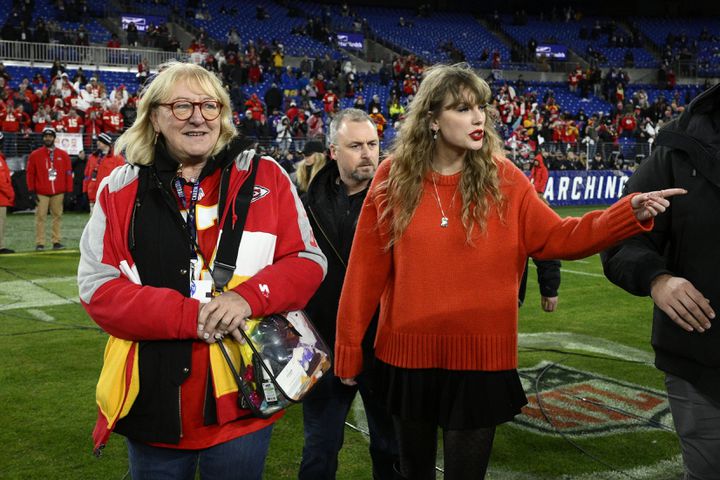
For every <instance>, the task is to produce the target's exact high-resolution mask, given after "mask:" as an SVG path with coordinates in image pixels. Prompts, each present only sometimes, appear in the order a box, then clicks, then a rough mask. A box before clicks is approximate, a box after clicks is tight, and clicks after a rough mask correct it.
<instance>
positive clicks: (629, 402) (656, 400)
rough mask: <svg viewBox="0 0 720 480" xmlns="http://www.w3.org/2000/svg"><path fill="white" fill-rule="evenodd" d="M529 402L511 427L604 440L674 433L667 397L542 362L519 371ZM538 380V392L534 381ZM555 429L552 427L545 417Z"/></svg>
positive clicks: (599, 376) (588, 373)
mask: <svg viewBox="0 0 720 480" xmlns="http://www.w3.org/2000/svg"><path fill="white" fill-rule="evenodd" d="M519 373H520V377H521V379H522V383H523V388H524V389H525V392H526V394H527V397H528V405H526V406H525V407H524V408H523V410H522V414H521V415H518V416H517V417H515V421H514V422H513V423H512V425H514V426H516V427H519V428H522V429H527V430H531V431H533V432H535V433H540V434H553V435H554V434H557V431H558V430H559V431H561V432H562V433H563V434H565V435H571V436H580V435H582V436H584V437H587V436H588V435H590V436H604V435H609V434H616V433H625V432H631V431H640V430H650V429H652V430H656V429H662V430H667V431H672V418H671V416H670V407H669V405H668V402H667V398H666V395H665V392H663V391H660V390H654V389H651V388H647V387H644V386H641V385H636V384H633V383H630V382H625V381H621V380H616V379H613V378H609V377H604V376H601V375H597V374H595V373H591V372H586V371H582V370H576V369H574V368H570V367H567V366H564V365H559V364H552V365H550V364H549V363H548V362H541V363H540V364H538V365H536V366H534V367H532V368H527V369H521V370H520V371H519ZM538 376H540V381H539V384H538V386H539V389H540V392H539V393H540V401H542V409H541V408H540V401H539V400H538V392H536V390H535V388H536V379H537V378H538ZM543 409H544V411H545V414H547V416H548V417H549V418H550V421H551V422H552V424H550V423H548V421H547V419H546V418H545V414H544V413H543V411H542V410H543Z"/></svg>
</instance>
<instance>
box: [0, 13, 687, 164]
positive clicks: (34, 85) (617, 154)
mask: <svg viewBox="0 0 720 480" xmlns="http://www.w3.org/2000/svg"><path fill="white" fill-rule="evenodd" d="M20 3H21V4H24V3H25V2H20ZM65 5H66V6H67V5H68V3H67V2H66V3H65ZM79 5H80V4H79ZM222 8H223V9H224V14H227V15H232V14H233V13H237V12H233V11H232V8H233V7H225V6H223V7H222ZM343 8H345V9H346V11H347V15H352V10H351V9H349V8H348V7H347V5H345V6H344V7H343ZM206 10H208V9H207V5H205V4H204V3H203V4H199V5H197V6H196V7H193V8H192V12H195V14H200V15H202V16H204V17H205V16H206V15H207V16H209V15H211V13H207V14H206V13H205V11H206ZM325 12H326V9H323V14H322V15H324V14H325ZM221 13H223V12H221ZM256 14H257V16H258V19H261V18H260V17H263V18H265V15H266V14H267V13H266V12H265V11H264V10H262V9H260V8H259V9H258V11H257V12H256ZM322 15H321V16H318V17H309V18H308V19H307V22H306V23H305V24H303V26H301V27H300V28H299V29H298V31H297V32H295V33H296V34H298V35H305V36H312V37H317V39H328V38H330V36H331V35H329V33H330V32H329V30H328V22H326V21H324V17H323V16H322ZM423 15H429V8H428V7H427V6H426V5H424V6H423ZM555 15H556V16H557V17H558V18H564V19H565V21H568V22H570V21H574V20H576V19H577V16H578V15H579V13H578V12H575V11H573V10H572V9H569V10H568V9H566V10H564V11H563V12H562V14H560V13H558V12H555ZM496 20H497V21H500V20H499V18H496ZM31 21H32V16H31V15H29V14H28V12H27V11H23V10H22V9H21V8H18V9H15V10H13V12H12V13H11V14H10V15H9V16H8V20H7V21H6V22H5V26H4V27H3V38H5V37H4V34H5V33H6V30H7V31H10V30H12V31H13V35H16V34H17V31H18V30H17V29H18V26H22V25H27V24H29V22H31ZM513 22H515V23H517V24H522V23H523V22H526V18H525V13H524V12H517V14H516V15H515V16H514V18H513ZM47 23H49V22H45V21H44V20H43V19H37V20H36V21H35V24H34V28H33V29H32V34H33V35H35V36H34V37H32V39H33V40H37V35H38V31H39V32H40V33H41V34H42V31H43V29H44V28H46V26H47ZM613 24H614V22H608V23H602V22H599V21H598V22H595V24H594V26H593V27H592V28H591V29H589V30H587V31H585V32H584V33H582V32H581V33H582V34H583V35H585V36H587V37H588V38H591V39H592V38H607V42H608V44H610V45H620V46H622V45H634V44H635V43H637V41H638V38H639V34H637V33H636V32H635V31H631V32H629V33H627V31H625V30H623V33H619V32H618V29H617V28H613ZM78 34H79V32H78ZM16 36H17V35H16ZM21 38H22V37H21ZM44 39H45V37H43V40H44ZM671 40H673V42H675V43H677V42H680V43H683V41H684V40H683V38H682V36H681V37H680V38H679V39H671ZM125 41H126V42H127V44H130V45H137V44H140V43H141V44H144V45H151V46H154V47H157V48H162V49H166V50H167V49H170V50H178V49H182V50H183V51H185V52H187V53H188V54H190V58H191V59H192V61H194V62H196V63H198V64H201V65H202V66H204V67H205V68H206V69H208V70H210V71H213V72H215V73H216V74H217V75H218V76H219V77H220V78H221V80H222V81H223V83H224V84H225V85H226V88H227V89H228V90H229V92H230V95H231V99H232V103H233V107H234V115H235V123H236V125H237V127H238V129H239V130H240V131H241V132H242V133H243V134H245V135H247V136H251V137H256V138H258V139H259V140H260V141H261V145H262V146H263V147H267V148H268V149H269V150H270V153H271V154H273V155H274V156H276V157H277V158H278V159H280V160H283V161H285V162H287V163H288V164H290V163H294V162H295V161H296V160H298V159H299V156H300V155H299V154H300V152H302V151H303V147H304V145H305V143H306V142H307V141H308V140H310V139H314V138H318V137H322V136H323V135H324V134H325V131H326V129H327V126H328V125H329V123H330V120H331V119H332V117H333V115H334V113H335V112H337V111H338V110H340V109H342V108H345V107H348V106H354V107H356V108H361V109H363V110H366V111H368V113H369V114H370V115H371V117H372V118H373V120H374V121H375V123H376V125H377V129H378V135H379V136H380V138H381V139H383V140H384V142H383V143H384V144H385V145H387V144H388V142H389V141H390V140H391V139H392V138H393V135H394V131H395V130H396V129H397V126H398V122H401V121H402V119H403V116H404V113H405V111H406V109H407V108H408V104H409V102H410V101H411V100H412V98H413V95H414V93H415V92H416V91H417V88H418V85H419V82H420V81H421V78H422V73H423V70H424V68H425V65H424V62H423V60H422V58H419V57H418V56H416V55H415V54H407V55H398V56H396V57H394V58H393V60H392V61H391V62H387V63H386V62H380V64H379V66H378V67H373V68H372V69H371V70H370V71H369V72H359V71H358V70H357V69H356V68H355V66H354V65H353V64H352V62H351V61H349V60H338V59H336V58H334V57H333V56H331V55H329V54H326V55H324V56H323V57H321V58H309V57H307V56H305V57H304V58H302V59H301V61H300V63H299V66H298V67H295V68H293V67H290V66H287V65H286V64H285V47H284V45H283V44H282V43H281V42H279V41H278V40H277V39H271V40H270V41H268V40H266V39H263V38H257V39H255V40H247V41H243V40H242V38H241V36H240V34H239V33H238V31H237V29H235V28H230V30H229V31H228V32H227V35H226V38H225V44H224V46H223V47H222V48H220V49H219V50H216V51H211V49H210V47H209V44H210V43H211V42H210V41H209V39H208V37H207V34H206V33H205V32H204V31H203V30H202V29H200V30H199V31H198V32H197V35H196V37H195V38H193V39H192V40H191V42H190V43H189V45H188V46H187V47H186V48H182V47H181V46H180V44H179V43H178V42H177V39H175V38H174V37H173V36H172V35H171V34H170V33H169V31H168V29H167V27H166V26H165V25H162V24H159V25H151V26H150V28H149V30H148V31H147V32H146V33H145V34H144V35H143V36H142V37H141V36H140V35H139V33H138V31H137V28H136V26H135V25H134V24H133V23H132V22H130V23H129V24H128V25H127V27H126V39H125ZM534 44H535V41H534V39H531V42H529V43H528V52H529V51H530V50H534V47H533V45H534ZM121 45H122V43H121V42H120V39H119V38H118V37H117V35H113V37H112V38H111V40H110V42H109V43H108V45H107V46H108V47H113V48H115V47H119V46H121ZM439 48H441V49H443V50H445V51H446V52H447V53H448V55H449V57H450V58H451V59H452V60H453V61H456V60H457V61H462V60H463V58H464V54H463V52H462V50H461V49H459V48H458V47H457V46H456V45H455V44H454V43H453V42H452V41H447V42H445V43H443V44H441V45H440V46H439ZM213 50H214V49H213ZM487 55H492V56H493V62H494V63H498V64H499V63H500V58H499V54H497V52H492V53H490V52H487ZM496 55H497V57H496ZM149 72H150V66H149V65H148V64H147V61H146V60H143V62H142V63H141V64H140V65H138V74H137V77H138V84H136V85H123V84H120V85H115V86H111V87H106V86H105V85H104V84H103V82H102V81H99V79H98V78H96V77H95V76H88V75H85V74H84V73H83V72H82V69H81V68H78V69H77V70H76V71H69V70H68V69H66V67H65V66H63V65H61V64H60V62H55V65H53V67H52V69H51V70H50V72H49V75H45V74H44V73H42V72H38V73H36V74H35V75H34V76H31V77H27V78H22V79H12V78H10V76H9V75H8V74H7V72H5V70H4V68H3V66H2V65H0V126H1V128H2V131H3V132H6V133H9V134H11V135H8V136H6V138H9V139H11V140H10V141H7V142H6V150H8V149H11V150H12V149H14V152H15V153H16V154H18V155H25V154H27V153H28V152H29V151H30V149H31V148H32V144H31V141H30V140H29V138H30V136H29V134H31V133H33V132H41V131H42V130H43V128H45V127H46V126H52V127H53V128H55V129H56V130H57V131H58V132H68V133H83V134H84V145H85V146H86V148H93V146H94V141H95V139H96V138H97V136H98V135H99V134H101V133H108V134H110V135H111V136H113V137H114V136H117V135H119V134H120V133H121V132H122V131H123V129H124V128H125V127H127V126H129V125H130V124H132V121H133V120H134V115H135V102H136V100H137V96H136V91H137V89H138V88H139V87H140V86H141V84H142V82H144V81H145V80H146V79H147V78H148V77H149V75H150V73H149ZM666 73H667V75H666V77H665V78H664V79H663V82H664V83H663V86H664V87H665V88H667V89H668V90H667V92H666V94H665V95H656V96H655V98H654V100H653V101H652V102H650V101H649V95H648V93H647V92H646V91H645V90H643V89H633V91H632V92H630V91H628V92H627V93H626V90H627V89H629V81H630V79H629V78H628V75H627V73H626V72H625V71H624V70H623V69H619V68H610V69H609V70H607V73H606V74H605V75H604V76H603V75H602V72H601V70H600V68H599V67H598V66H597V64H595V63H593V62H591V64H590V66H589V68H587V69H582V68H581V67H580V66H579V65H578V66H577V68H576V69H575V70H573V71H572V72H570V74H569V75H568V81H567V86H566V87H565V86H556V85H547V84H545V85H543V84H537V85H531V86H528V85H526V84H525V82H524V81H523V80H522V79H521V80H519V81H517V82H505V81H502V80H499V79H495V78H493V77H491V78H489V79H488V80H489V81H490V82H491V83H493V80H494V85H493V87H494V89H495V91H496V96H495V101H494V103H495V105H494V110H495V111H496V112H497V115H496V120H497V122H498V124H499V127H500V128H499V130H500V132H501V134H502V135H503V137H504V138H505V139H506V145H507V147H508V149H509V151H510V152H511V154H512V156H513V158H516V159H517V160H518V162H519V163H521V164H522V163H525V162H527V159H528V158H530V157H531V153H533V152H535V151H537V150H544V151H545V152H546V154H547V155H548V161H547V163H548V164H549V167H550V168H551V169H552V168H559V169H563V168H615V167H617V166H618V164H617V160H618V159H621V160H622V158H623V157H626V158H628V159H627V162H626V163H632V162H634V161H635V158H634V157H635V156H636V155H633V152H628V151H627V150H626V149H623V148H621V147H622V145H621V144H623V143H627V142H633V143H636V144H640V145H645V147H642V146H641V147H634V148H636V150H637V152H635V153H636V154H637V155H640V156H642V155H644V154H646V153H647V151H648V148H647V146H648V144H650V143H651V142H652V138H653V137H654V135H655V132H656V131H657V128H659V127H660V126H662V125H663V124H664V123H666V122H667V121H669V120H670V119H672V118H674V117H675V116H676V115H678V114H679V113H680V112H681V111H682V109H683V105H685V104H687V103H688V102H689V101H690V100H691V96H688V95H683V94H681V93H680V92H678V91H676V90H675V79H674V74H672V72H666ZM565 88H567V92H569V93H570V94H572V95H575V96H577V97H578V98H579V99H582V101H585V100H591V99H602V101H603V102H606V103H605V104H606V105H608V107H607V109H604V110H603V111H588V112H585V111H584V109H582V108H580V109H578V108H574V107H571V106H568V105H563V102H562V101H561V99H560V98H558V96H557V95H556V93H558V92H556V90H563V91H564V90H565ZM686 93H689V91H686ZM12 134H15V135H12ZM12 139H14V140H12ZM13 141H14V142H15V143H13ZM596 153H599V154H600V158H599V159H598V158H595V157H596ZM588 159H590V160H589V161H588ZM588 164H589V165H588Z"/></svg>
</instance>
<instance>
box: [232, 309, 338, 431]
mask: <svg viewBox="0 0 720 480" xmlns="http://www.w3.org/2000/svg"><path fill="white" fill-rule="evenodd" d="M247 326H248V328H247V330H246V331H243V332H242V334H243V336H244V337H245V339H246V341H247V343H246V345H245V346H244V347H243V348H249V349H251V350H252V355H251V358H252V362H251V363H250V364H248V365H241V369H240V370H241V371H240V372H239V373H238V372H237V371H236V370H235V368H234V367H233V366H232V362H230V359H229V357H228V356H227V354H226V352H225V349H224V347H223V346H222V342H220V343H219V345H220V346H221V349H222V351H223V354H224V355H225V358H226V360H228V364H229V365H230V367H231V369H232V370H233V374H234V375H235V378H236V380H237V381H238V387H239V389H240V393H241V395H240V396H239V401H240V406H241V407H242V408H247V409H250V410H251V411H252V412H253V414H254V415H255V416H258V417H263V418H267V417H269V416H270V415H273V414H274V413H276V412H278V411H280V410H282V409H283V408H286V407H287V406H289V405H290V404H292V403H296V402H299V401H301V400H302V398H303V397H304V396H305V395H306V394H307V393H308V392H309V391H310V389H311V388H312V387H313V386H314V385H315V384H316V383H317V381H318V380H320V378H322V376H323V375H324V374H325V373H326V372H327V371H328V370H330V367H331V365H332V355H331V353H330V349H329V348H328V347H327V345H326V344H325V341H324V340H323V339H322V338H321V337H320V335H319V334H318V332H317V330H316V329H315V327H314V325H313V324H312V322H311V321H310V319H309V318H308V317H307V315H306V314H305V312H303V311H302V310H295V311H292V312H284V313H279V314H274V315H270V316H268V317H265V318H262V319H259V320H248V321H247Z"/></svg>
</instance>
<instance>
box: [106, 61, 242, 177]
mask: <svg viewBox="0 0 720 480" xmlns="http://www.w3.org/2000/svg"><path fill="white" fill-rule="evenodd" d="M183 81H184V82H188V83H192V84H196V85H197V86H199V87H200V89H202V90H203V91H204V92H205V93H207V94H208V95H209V96H211V97H214V98H216V99H217V100H218V101H219V102H220V103H221V104H222V112H221V113H220V136H219V137H218V141H217V143H216V144H215V147H214V148H213V150H212V152H211V155H215V154H217V153H218V152H219V151H220V150H222V149H223V148H224V147H225V146H226V145H227V144H228V143H230V140H232V139H233V137H235V136H236V135H237V131H236V130H235V125H234V124H233V121H232V104H231V103H230V95H228V92H227V90H225V88H223V85H222V83H221V82H220V80H219V79H218V78H217V77H216V76H215V74H213V73H211V72H209V71H208V70H205V69H204V68H203V67H201V66H199V65H193V64H191V63H181V62H178V61H175V60H173V61H170V62H167V63H164V64H162V65H160V67H159V73H158V74H157V75H155V76H154V77H153V78H152V80H151V81H150V83H149V84H148V85H147V87H146V88H145V89H144V90H143V92H142V93H141V96H140V99H139V100H138V107H137V118H136V120H135V123H133V125H132V126H131V127H130V128H128V129H127V130H126V131H125V133H123V134H122V135H121V136H120V138H118V139H117V140H116V142H115V151H116V152H118V153H119V152H123V151H124V153H125V158H126V159H127V161H128V163H130V164H133V165H151V164H152V163H153V162H154V161H155V148H154V142H155V128H154V127H153V124H152V121H151V114H152V112H153V111H154V110H155V109H156V108H158V105H159V104H160V103H165V102H167V101H168V100H170V98H171V95H172V92H173V86H175V85H177V84H178V83H179V82H183Z"/></svg>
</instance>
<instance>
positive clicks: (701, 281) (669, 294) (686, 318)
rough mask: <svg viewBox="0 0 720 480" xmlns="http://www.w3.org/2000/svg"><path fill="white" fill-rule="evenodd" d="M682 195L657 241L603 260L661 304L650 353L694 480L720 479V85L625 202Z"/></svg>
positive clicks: (632, 185) (615, 251) (651, 161)
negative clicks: (653, 194) (657, 194)
mask: <svg viewBox="0 0 720 480" xmlns="http://www.w3.org/2000/svg"><path fill="white" fill-rule="evenodd" d="M669 187H682V188H685V189H686V190H687V192H688V193H687V195H683V196H679V197H677V198H676V199H674V200H673V203H672V206H671V207H670V209H669V212H668V213H666V214H665V215H659V216H658V217H656V218H655V226H654V228H653V230H652V231H651V232H648V233H645V234H642V235H638V236H636V237H633V238H631V239H628V240H625V241H624V242H622V243H621V244H619V245H617V246H615V247H613V248H611V249H608V250H607V251H606V252H604V253H603V254H602V261H603V267H604V269H605V275H606V276H607V277H608V279H610V280H611V281H612V282H613V283H615V284H617V285H619V286H620V287H622V288H624V289H625V290H627V291H628V292H630V293H632V294H634V295H641V296H645V295H650V296H651V297H652V299H653V301H654V302H655V309H654V314H653V329H652V346H653V348H654V350H655V365H656V366H657V368H659V369H660V370H662V371H663V372H665V384H666V388H667V391H668V398H669V400H670V408H671V410H672V414H673V420H674V422H675V429H676V430H677V432H678V435H679V437H680V444H681V447H682V453H683V461H684V463H685V470H686V476H685V478H686V479H692V480H694V479H720V455H718V452H720V331H716V330H717V328H711V324H712V323H711V322H712V320H714V318H715V313H714V309H715V308H718V306H720V215H719V214H718V212H720V85H716V86H715V87H713V88H711V89H710V90H707V91H706V92H704V93H703V94H701V95H700V96H699V97H697V98H696V99H695V100H694V101H693V102H692V103H691V104H690V106H689V107H688V108H687V109H686V110H685V112H684V113H683V114H682V115H681V116H680V117H679V118H678V119H676V120H674V121H672V122H671V123H669V124H668V125H667V126H666V127H665V128H663V129H662V130H661V131H660V133H659V135H658V137H657V139H656V141H655V149H654V151H653V154H652V156H651V157H649V158H648V159H647V160H645V161H644V162H643V163H642V164H641V166H640V167H639V168H638V170H637V171H636V172H635V174H634V175H633V176H632V177H631V178H630V180H629V181H628V182H627V184H626V187H625V188H626V192H625V193H631V192H638V191H652V190H661V189H665V188H669Z"/></svg>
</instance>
